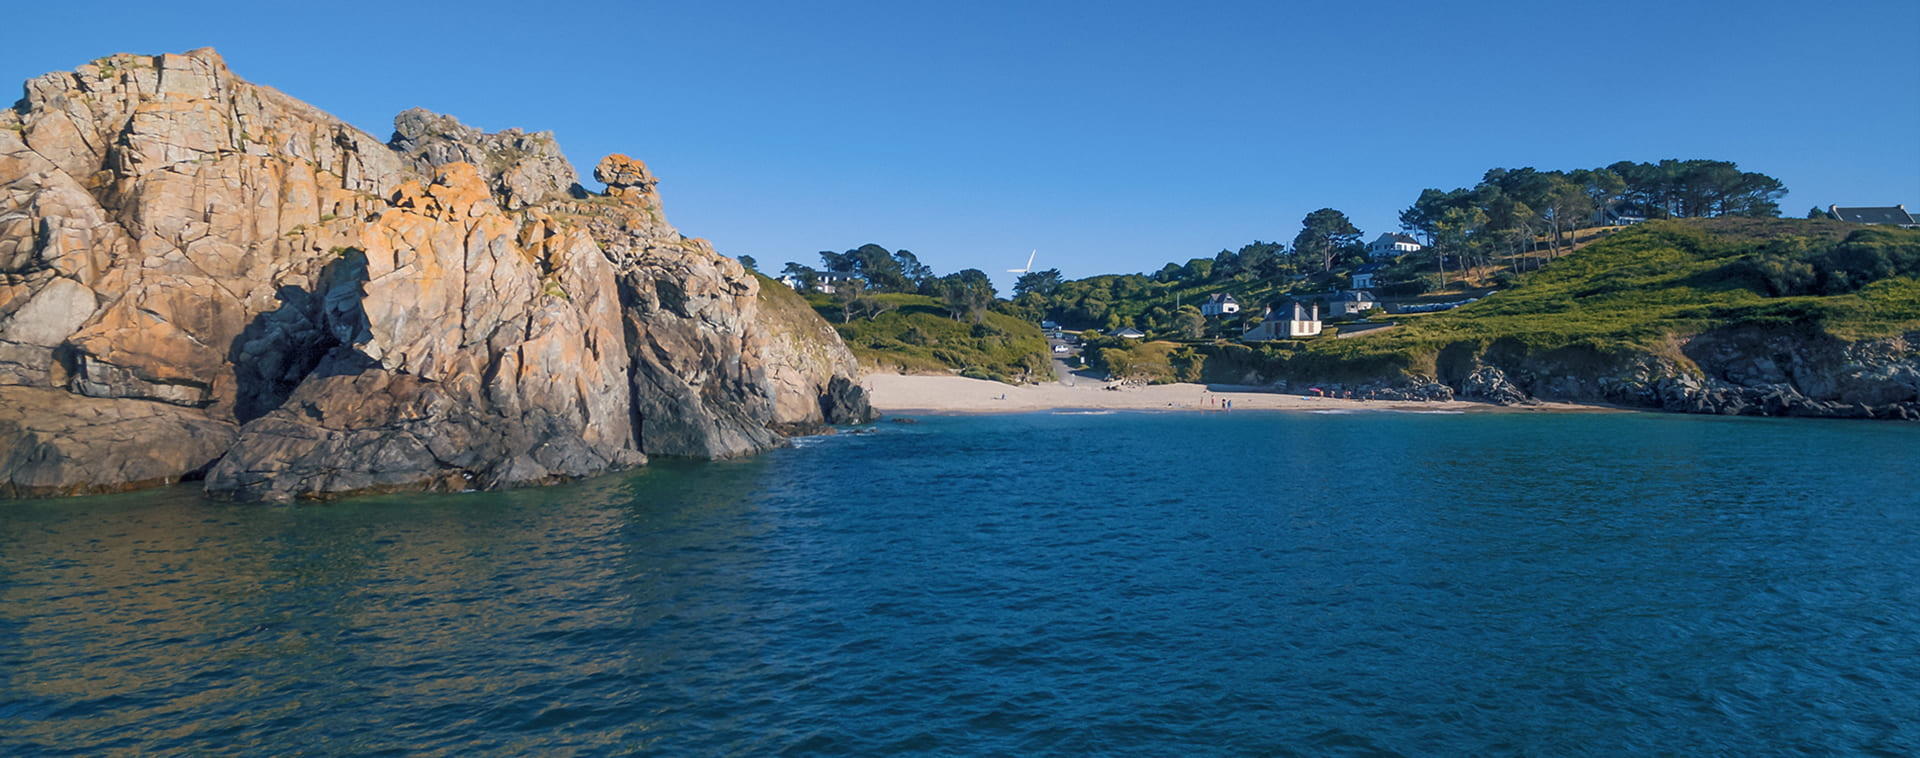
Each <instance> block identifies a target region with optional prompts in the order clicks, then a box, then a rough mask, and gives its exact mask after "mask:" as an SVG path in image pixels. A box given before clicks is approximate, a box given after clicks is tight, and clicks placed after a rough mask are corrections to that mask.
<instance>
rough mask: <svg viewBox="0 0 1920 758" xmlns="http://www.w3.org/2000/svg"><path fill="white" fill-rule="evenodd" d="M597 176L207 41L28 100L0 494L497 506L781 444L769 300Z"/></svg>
mask: <svg viewBox="0 0 1920 758" xmlns="http://www.w3.org/2000/svg"><path fill="white" fill-rule="evenodd" d="M603 167H604V168H605V174H606V177H607V180H608V181H609V191H608V193H607V194H606V195H604V196H600V195H593V194H591V193H588V192H586V191H585V190H583V189H581V188H580V187H579V185H578V183H577V181H576V178H577V177H576V176H575V174H574V171H573V168H572V166H571V164H569V163H568V162H567V160H566V158H565V157H564V155H562V154H561V152H560V150H559V148H558V146H557V145H556V144H555V143H554V140H553V138H552V135H550V134H546V133H534V134H527V133H522V132H519V131H517V130H509V131H507V132H504V133H500V134H484V133H481V132H480V131H478V130H475V129H471V128H468V127H465V126H463V125H461V124H460V123H459V122H458V121H456V120H454V119H452V118H449V117H444V116H437V115H434V114H431V113H427V112H425V111H420V110H414V111H408V112H406V113H403V114H401V115H400V116H399V117H398V118H396V119H395V133H394V135H393V138H392V139H391V140H390V142H386V143H383V142H381V141H379V140H377V139H375V138H373V137H371V136H369V135H367V134H365V133H363V132H361V131H359V130H356V129H354V128H352V127H350V126H348V125H346V124H344V123H341V122H340V121H338V120H337V119H334V118H333V117H331V116H328V115H327V114H325V113H322V112H320V111H318V110H316V109H314V108H312V107H310V106H307V105H305V104H303V103H300V102H298V101H296V100H293V99H292V98H289V97H287V96H285V95H283V94H280V93H279V92H276V91H274V90H272V89H269V88H266V87H260V86H256V85H253V84H249V83H247V82H245V81H242V80H241V79H239V78H238V77H236V76H234V75H233V74H232V73H231V72H229V71H228V70H227V67H226V65H225V63H224V62H223V61H222V60H221V59H220V58H219V56H218V55H216V54H214V53H213V51H211V50H196V51H193V52H190V53H186V54H184V55H161V56H135V55H116V56H112V57H109V58H103V59H101V60H99V61H95V62H94V63H91V64H88V65H86V66H81V67H80V68H78V69H76V70H75V71H73V72H68V73H55V74H48V75H46V76H43V77H40V78H38V79H35V80H32V81H30V82H28V83H27V85H26V97H25V98H24V99H23V100H22V102H21V103H20V105H19V106H17V107H16V108H14V109H9V110H5V111H0V390H5V392H6V395H5V396H4V398H0V399H3V400H5V401H6V402H7V405H6V407H5V408H3V409H0V411H3V412H4V414H5V415H3V416H0V443H4V444H6V448H5V449H6V450H7V451H8V452H7V457H6V458H5V459H4V465H0V494H4V495H39V494H67V493H74V492H87V491H107V490H112V489H116V488H130V487H136V486H145V485H148V484H154V483H163V482H166V481H173V480H177V479H179V478H182V477H187V476H192V475H196V474H198V473H200V472H205V475H206V477H207V488H208V490H209V491H210V492H215V493H221V494H225V495H227V496H230V497H233V498H237V499H243V500H249V499H265V498H273V499H279V498H288V497H303V496H327V495H338V494H347V493H354V492H366V491H382V490H400V489H466V488H486V487H504V486H515V485H523V484H532V483H540V482H547V481H554V480H559V479H565V478H572V477H578V476H585V475H590V474H594V473H598V472H602V471H608V470H614V469H619V468H623V467H628V466H634V465H640V464H642V463H644V461H645V459H646V455H647V454H648V453H653V454H667V455H691V456H702V457H721V456H729V455H742V454H747V453H752V452H756V451H758V450H763V449H766V448H768V447H771V446H774V445H777V444H780V442H781V438H780V437H779V436H778V435H775V434H773V433H772V432H770V431H768V429H767V425H768V424H769V423H771V422H773V421H775V420H776V418H777V413H776V411H775V409H774V406H773V401H772V398H773V397H774V395H775V390H774V388H773V385H772V382H771V380H770V378H769V372H768V370H767V365H768V354H769V353H770V352H776V353H777V352H778V350H779V347H778V346H777V345H776V344H775V340H776V337H775V336H774V335H772V334H771V333H770V332H769V331H768V330H767V329H766V328H764V327H763V326H761V325H760V324H759V323H758V322H757V321H756V307H755V306H756V300H755V298H756V293H757V283H756V282H755V280H754V279H753V278H752V277H751V276H749V275H747V274H746V273H745V272H744V271H743V270H741V268H740V266H739V264H737V263H735V262H734V261H732V260H731V259H728V258H725V257H723V256H721V255H719V254H718V253H716V252H714V251H713V249H712V247H711V245H708V244H707V243H706V242H704V241H703V240H697V239H688V238H685V237H683V236H681V235H680V234H679V233H678V232H677V231H676V230H674V229H673V228H672V227H671V226H669V225H667V223H666V221H665V219H664V216H663V215H662V212H661V209H660V202H659V196H658V194H657V192H656V191H655V187H656V185H657V180H655V179H654V178H653V176H652V175H651V173H649V172H648V171H647V170H646V167H645V166H644V164H641V163H640V162H639V161H634V160H631V159H626V158H624V157H618V156H616V158H615V159H609V161H607V162H604V163H603ZM842 349H843V350H844V347H842ZM830 379H831V377H830V376H819V377H817V379H814V380H813V381H815V384H814V385H813V387H812V390H811V391H812V392H813V393H814V395H815V396H816V397H819V396H822V395H824V394H825V393H826V390H827V384H828V382H829V380H830ZM183 439H184V440H191V441H192V444H183V445H177V446H175V445H173V442H174V441H175V440H183ZM143 447H153V448H169V449H168V450H167V452H166V453H165V454H159V453H153V452H151V451H144V450H142V448H143ZM76 472H77V473H76Z"/></svg>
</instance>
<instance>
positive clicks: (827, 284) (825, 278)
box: [813, 271, 860, 295]
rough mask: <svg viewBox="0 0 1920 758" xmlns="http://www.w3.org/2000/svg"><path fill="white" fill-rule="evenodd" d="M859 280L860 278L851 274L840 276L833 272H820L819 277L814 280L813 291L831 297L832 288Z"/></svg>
mask: <svg viewBox="0 0 1920 758" xmlns="http://www.w3.org/2000/svg"><path fill="white" fill-rule="evenodd" d="M859 278H860V277H857V276H854V275H852V274H841V273H836V272H833V271H822V272H820V276H819V277H817V278H815V279H814V282H813V291H815V292H825V293H827V294H829V295H831V294H833V289H834V287H836V286H838V285H841V284H844V283H846V282H851V281H853V280H855V279H859Z"/></svg>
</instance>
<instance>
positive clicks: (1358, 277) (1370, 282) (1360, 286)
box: [1353, 263, 1387, 290]
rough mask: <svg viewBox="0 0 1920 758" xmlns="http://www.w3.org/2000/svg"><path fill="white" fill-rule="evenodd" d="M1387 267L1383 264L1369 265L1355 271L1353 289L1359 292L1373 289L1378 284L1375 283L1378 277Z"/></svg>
mask: <svg viewBox="0 0 1920 758" xmlns="http://www.w3.org/2000/svg"><path fill="white" fill-rule="evenodd" d="M1386 267H1387V266H1386V264H1383V263H1369V264H1367V265H1364V266H1361V267H1359V268H1356V269H1354V270H1353V288H1354V289H1357V290H1364V289H1372V288H1373V287H1374V285H1375V284H1376V282H1375V281H1374V279H1375V277H1378V276H1379V275H1380V272H1381V270H1383V269H1385V268H1386Z"/></svg>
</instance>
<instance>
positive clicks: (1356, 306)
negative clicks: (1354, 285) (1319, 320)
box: [1333, 290, 1379, 316]
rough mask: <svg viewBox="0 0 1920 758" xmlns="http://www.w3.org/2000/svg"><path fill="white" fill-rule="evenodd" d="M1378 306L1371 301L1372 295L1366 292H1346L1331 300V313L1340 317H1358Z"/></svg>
mask: <svg viewBox="0 0 1920 758" xmlns="http://www.w3.org/2000/svg"><path fill="white" fill-rule="evenodd" d="M1376 305H1379V303H1378V302H1377V301H1375V300H1374V299H1373V293H1371V292H1368V291H1366V290H1347V291H1346V292H1342V293H1340V296H1339V297H1337V298H1334V300H1333V312H1334V313H1335V314H1336V315H1341V316H1358V315H1360V314H1362V313H1366V312H1367V311H1370V310H1373V307H1374V306H1376Z"/></svg>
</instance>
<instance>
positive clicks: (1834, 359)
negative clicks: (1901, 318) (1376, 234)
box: [1439, 326, 1920, 420]
mask: <svg viewBox="0 0 1920 758" xmlns="http://www.w3.org/2000/svg"><path fill="white" fill-rule="evenodd" d="M1439 372H1440V375H1441V376H1440V378H1441V380H1442V381H1447V382H1451V383H1452V384H1454V385H1457V386H1458V389H1459V390H1460V394H1461V395H1462V396H1463V397H1466V398H1470V399H1478V400H1487V401H1491V402H1496V403H1500V404H1503V405H1504V404H1514V403H1522V402H1526V401H1528V400H1532V399H1540V400H1551V401H1561V402H1574V403H1605V404H1611V405H1620V406H1626V407H1631V408H1649V409H1657V410H1666V411H1675V412H1681V413H1706V414H1719V415H1746V416H1807V417H1822V418H1861V419H1905V420H1920V333H1912V334H1906V335H1903V336H1900V337H1893V338H1888V339H1874V340H1861V341H1848V340H1842V339H1838V338H1835V337H1833V336H1831V335H1829V334H1826V333H1825V332H1822V331H1821V330H1819V329H1817V328H1813V327H1801V328H1791V329H1779V328H1766V327H1758V326H1734V327H1728V328H1722V329H1715V330H1711V331H1708V332H1705V333H1702V334H1699V335H1695V336H1691V337H1687V338H1684V339H1675V340H1673V342H1672V344H1671V345H1670V346H1669V349H1668V350H1667V351H1665V352H1664V353H1662V352H1654V351H1638V350H1631V351H1621V352H1611V353H1609V352H1601V351H1596V350H1593V349H1591V348H1585V347H1577V346H1575V347H1564V348H1559V349H1555V350H1528V349H1526V348H1524V347H1522V346H1519V345H1517V344H1514V343H1508V342H1500V341H1496V342H1493V343H1490V344H1481V343H1473V342H1464V343H1460V344H1457V345H1455V346H1453V347H1450V348H1448V349H1447V350H1445V351H1442V353H1441V357H1440V361H1439Z"/></svg>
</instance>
